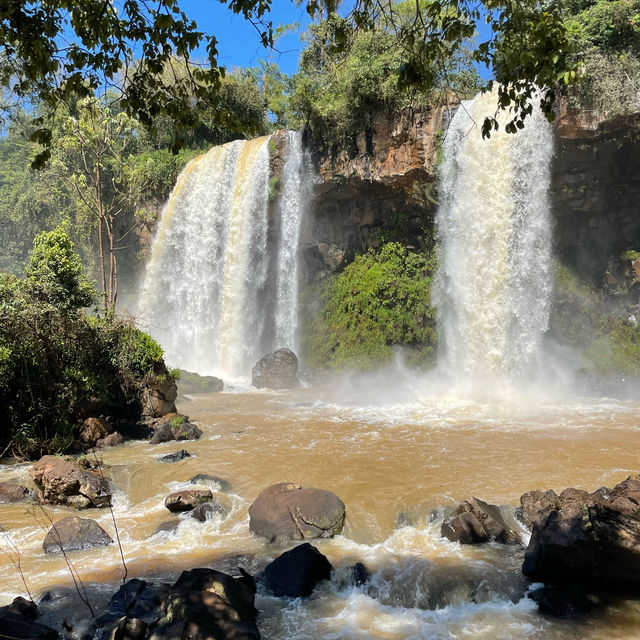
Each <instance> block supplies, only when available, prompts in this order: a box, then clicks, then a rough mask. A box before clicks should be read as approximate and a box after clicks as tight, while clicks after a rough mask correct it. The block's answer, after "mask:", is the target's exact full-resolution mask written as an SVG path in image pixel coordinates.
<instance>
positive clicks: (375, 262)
mask: <svg viewBox="0 0 640 640" xmlns="http://www.w3.org/2000/svg"><path fill="white" fill-rule="evenodd" d="M433 270H434V258H433V256H432V255H429V254H423V253H413V252H411V251H408V250H407V249H405V248H404V247H402V246H401V245H400V244H398V243H395V242H390V243H388V244H386V245H384V246H383V247H382V249H381V250H380V251H379V252H377V253H376V252H373V251H369V252H368V253H366V254H364V255H360V256H357V257H356V259H355V260H354V261H353V262H352V263H351V264H350V265H349V266H347V267H346V269H345V270H344V271H343V272H342V273H341V274H339V275H337V276H333V277H331V278H330V279H329V280H328V281H327V282H326V283H325V284H324V286H323V287H322V292H321V301H322V308H321V309H318V310H317V311H316V312H315V313H314V314H313V316H312V317H311V318H308V319H307V323H308V325H309V326H308V330H307V331H306V332H305V333H306V334H307V336H309V337H308V343H307V344H306V345H305V347H304V355H305V358H306V360H307V362H309V364H311V365H312V366H330V367H333V368H341V367H356V368H363V369H366V368H371V367H373V366H376V365H378V364H380V363H383V362H388V361H389V360H390V359H391V357H392V354H393V347H394V346H395V345H400V346H403V347H407V348H408V353H409V356H410V357H409V361H410V362H412V363H414V364H427V363H429V362H431V360H432V359H433V357H434V345H435V339H436V338H435V319H434V314H433V310H432V309H431V306H430V285H431V276H432V274H433Z"/></svg>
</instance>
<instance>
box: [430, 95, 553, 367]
mask: <svg viewBox="0 0 640 640" xmlns="http://www.w3.org/2000/svg"><path fill="white" fill-rule="evenodd" d="M495 105H496V96H495V94H485V95H479V96H476V97H475V98H474V99H473V100H471V101H468V102H464V103H463V105H462V106H461V107H460V108H459V109H458V111H457V112H456V114H455V116H454V118H453V120H452V122H451V125H450V128H449V130H448V132H447V138H446V141H445V143H444V161H443V164H442V166H441V176H440V178H441V188H440V195H441V201H440V208H439V211H438V214H437V219H436V230H437V236H438V238H439V245H440V256H439V263H440V267H439V271H438V276H437V282H436V286H435V291H434V301H435V304H436V307H437V314H438V331H439V336H440V340H441V343H442V353H441V363H442V364H443V365H444V366H445V367H446V368H447V369H449V370H450V372H451V373H453V374H456V375H461V374H467V375H471V376H482V375H486V374H498V375H499V374H504V375H508V376H510V375H513V376H520V375H524V374H527V373H532V372H533V370H534V369H535V368H536V366H537V365H538V364H539V360H540V354H541V348H542V336H543V334H544V332H545V331H546V329H547V324H548V317H549V308H550V297H551V290H552V275H551V223H550V214H549V200H548V194H547V190H548V185H549V180H550V162H551V156H552V153H553V137H552V132H551V127H550V125H549V123H548V122H547V121H546V119H545V118H544V116H543V114H542V113H541V111H540V110H539V109H534V112H533V115H532V116H530V117H529V118H528V119H527V121H526V124H525V128H524V129H523V130H521V131H519V132H518V133H517V134H515V135H514V134H507V133H505V132H504V129H503V127H501V128H500V131H498V132H494V133H493V134H492V136H491V138H490V139H489V140H483V139H482V136H481V132H480V125H481V124H482V122H483V120H484V118H485V116H486V115H489V114H491V113H493V111H495ZM503 115H504V116H508V114H503ZM501 124H502V125H504V122H502V123H501Z"/></svg>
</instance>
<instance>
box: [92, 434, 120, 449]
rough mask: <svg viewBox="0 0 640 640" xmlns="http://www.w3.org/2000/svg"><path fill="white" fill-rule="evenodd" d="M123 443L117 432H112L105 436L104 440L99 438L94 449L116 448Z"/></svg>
mask: <svg viewBox="0 0 640 640" xmlns="http://www.w3.org/2000/svg"><path fill="white" fill-rule="evenodd" d="M123 442H124V438H123V437H122V436H121V435H120V434H119V433H118V432H117V431H114V432H113V433H110V434H109V435H108V436H105V437H104V438H100V440H98V441H97V442H96V447H97V448H98V449H105V448H106V447H116V446H117V445H119V444H122V443H123Z"/></svg>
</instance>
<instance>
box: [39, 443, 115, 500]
mask: <svg viewBox="0 0 640 640" xmlns="http://www.w3.org/2000/svg"><path fill="white" fill-rule="evenodd" d="M29 475H30V476H31V477H32V478H33V481H34V482H35V484H36V487H37V488H38V497H39V499H40V500H41V501H42V502H45V503H50V504H65V505H68V506H73V507H76V508H78V509H83V508H87V507H107V506H109V505H110V504H111V492H110V490H109V484H108V482H107V481H106V479H105V478H104V477H102V476H101V475H100V474H99V473H94V472H92V471H86V470H84V469H80V468H79V467H78V465H77V464H75V463H74V462H71V461H70V460H66V459H64V458H59V457H57V456H43V457H42V458H40V460H38V462H36V463H34V465H33V467H32V468H31V470H30V471H29Z"/></svg>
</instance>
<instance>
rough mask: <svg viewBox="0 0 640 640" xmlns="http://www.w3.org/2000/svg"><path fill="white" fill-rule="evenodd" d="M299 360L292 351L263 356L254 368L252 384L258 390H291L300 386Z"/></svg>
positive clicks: (284, 350) (279, 350)
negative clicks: (298, 374) (298, 376)
mask: <svg viewBox="0 0 640 640" xmlns="http://www.w3.org/2000/svg"><path fill="white" fill-rule="evenodd" d="M297 372H298V358H297V357H296V354H295V353H293V351H291V350H290V349H278V350H277V351H274V352H273V353H268V354H267V355H266V356H263V357H262V358H261V359H260V360H259V361H258V362H257V363H256V366H255V367H253V370H252V372H251V375H252V377H251V384H252V385H253V386H254V387H256V388H258V389H264V388H267V389H291V388H293V387H296V386H298V379H297V378H296V373H297Z"/></svg>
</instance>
